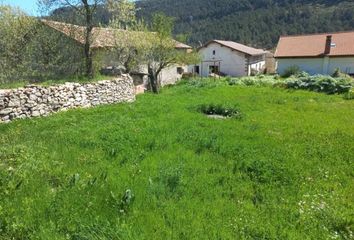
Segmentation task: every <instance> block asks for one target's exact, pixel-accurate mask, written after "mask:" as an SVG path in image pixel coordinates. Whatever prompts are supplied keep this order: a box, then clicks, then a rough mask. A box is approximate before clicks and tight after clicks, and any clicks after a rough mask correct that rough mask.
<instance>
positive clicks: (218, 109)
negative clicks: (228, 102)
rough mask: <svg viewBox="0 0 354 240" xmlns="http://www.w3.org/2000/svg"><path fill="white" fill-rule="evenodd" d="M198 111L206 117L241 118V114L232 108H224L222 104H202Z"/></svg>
mask: <svg viewBox="0 0 354 240" xmlns="http://www.w3.org/2000/svg"><path fill="white" fill-rule="evenodd" d="M198 109H199V111H200V112H202V113H204V114H207V115H220V116H224V117H237V118H241V112H240V111H239V110H238V109H237V108H236V107H233V106H224V105H222V104H202V105H200V106H199V107H198Z"/></svg>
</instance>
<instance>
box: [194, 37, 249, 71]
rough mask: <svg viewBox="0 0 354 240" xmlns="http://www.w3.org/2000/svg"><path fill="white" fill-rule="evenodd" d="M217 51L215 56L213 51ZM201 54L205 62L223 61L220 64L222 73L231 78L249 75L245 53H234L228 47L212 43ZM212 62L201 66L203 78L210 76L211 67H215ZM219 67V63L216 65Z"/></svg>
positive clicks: (200, 51)
mask: <svg viewBox="0 0 354 240" xmlns="http://www.w3.org/2000/svg"><path fill="white" fill-rule="evenodd" d="M214 50H215V55H213V51H214ZM199 53H200V54H201V56H202V59H203V61H213V60H222V62H221V63H220V72H222V73H225V74H227V75H229V76H234V77H239V76H244V75H247V71H246V70H247V67H246V56H245V54H244V53H240V52H237V51H232V50H231V49H230V48H228V47H223V46H221V45H220V44H217V43H211V44H209V45H208V46H207V47H204V48H201V49H200V50H199ZM213 65H214V63H212V62H205V63H203V67H202V66H201V64H199V69H200V73H201V75H202V76H204V77H207V76H208V75H209V66H213ZM215 65H216V66H218V63H216V64H215Z"/></svg>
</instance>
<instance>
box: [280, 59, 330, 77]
mask: <svg viewBox="0 0 354 240" xmlns="http://www.w3.org/2000/svg"><path fill="white" fill-rule="evenodd" d="M292 66H298V67H299V68H300V69H301V70H302V71H305V72H308V73H309V74H318V73H322V71H323V58H279V59H277V72H278V73H279V74H283V73H284V72H285V71H286V70H287V69H288V68H289V67H292Z"/></svg>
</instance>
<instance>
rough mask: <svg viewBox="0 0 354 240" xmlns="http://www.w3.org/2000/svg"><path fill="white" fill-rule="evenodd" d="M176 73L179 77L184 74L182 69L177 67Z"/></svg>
mask: <svg viewBox="0 0 354 240" xmlns="http://www.w3.org/2000/svg"><path fill="white" fill-rule="evenodd" d="M177 73H178V74H180V75H181V74H183V73H184V69H183V67H177Z"/></svg>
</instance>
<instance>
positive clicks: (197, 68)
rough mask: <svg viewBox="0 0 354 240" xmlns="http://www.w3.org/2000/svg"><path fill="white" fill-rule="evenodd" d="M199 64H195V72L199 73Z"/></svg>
mask: <svg viewBox="0 0 354 240" xmlns="http://www.w3.org/2000/svg"><path fill="white" fill-rule="evenodd" d="M199 72H200V71H199V66H194V73H196V74H199Z"/></svg>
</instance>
